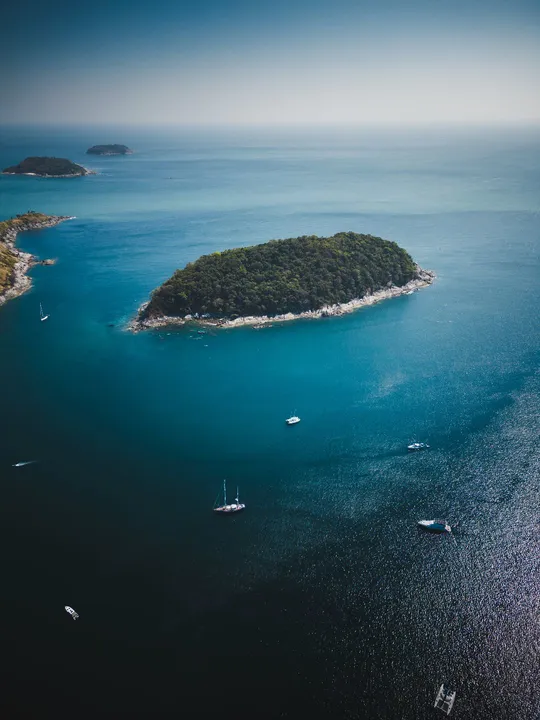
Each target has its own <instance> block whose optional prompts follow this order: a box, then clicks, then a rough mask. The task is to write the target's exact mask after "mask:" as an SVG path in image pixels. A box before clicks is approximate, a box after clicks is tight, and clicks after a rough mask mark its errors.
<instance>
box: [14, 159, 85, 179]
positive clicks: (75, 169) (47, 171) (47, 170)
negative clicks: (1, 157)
mask: <svg viewBox="0 0 540 720" xmlns="http://www.w3.org/2000/svg"><path fill="white" fill-rule="evenodd" d="M4 172H5V173H14V174H16V175H24V174H25V173H34V174H35V175H42V176H46V177H75V176H77V175H88V170H87V169H86V168H84V167H83V166H82V165H77V164H76V163H74V162H71V160H67V159H66V158H56V157H27V158H25V159H24V160H23V161H22V162H20V163H19V164H18V165H12V166H11V167H8V168H5V169H4Z"/></svg>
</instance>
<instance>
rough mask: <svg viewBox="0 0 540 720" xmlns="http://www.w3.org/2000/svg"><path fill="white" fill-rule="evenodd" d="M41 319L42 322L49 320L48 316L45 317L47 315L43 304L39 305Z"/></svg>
mask: <svg viewBox="0 0 540 720" xmlns="http://www.w3.org/2000/svg"><path fill="white" fill-rule="evenodd" d="M39 317H40V319H41V322H43V321H44V320H47V318H48V317H49V316H48V315H45V313H44V312H43V305H42V304H41V303H39Z"/></svg>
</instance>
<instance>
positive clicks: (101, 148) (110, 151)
mask: <svg viewBox="0 0 540 720" xmlns="http://www.w3.org/2000/svg"><path fill="white" fill-rule="evenodd" d="M86 154H87V155H132V154H133V150H130V149H129V148H128V146H127V145H118V144H112V145H92V147H90V148H88V150H87V151H86Z"/></svg>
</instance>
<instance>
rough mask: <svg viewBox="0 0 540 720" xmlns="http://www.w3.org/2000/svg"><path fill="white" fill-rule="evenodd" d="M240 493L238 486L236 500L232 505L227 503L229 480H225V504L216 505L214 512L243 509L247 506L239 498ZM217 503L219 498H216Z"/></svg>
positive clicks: (232, 511)
mask: <svg viewBox="0 0 540 720" xmlns="http://www.w3.org/2000/svg"><path fill="white" fill-rule="evenodd" d="M238 497H239V493H238V487H237V488H236V497H235V499H234V502H233V503H231V504H230V505H227V481H226V480H224V481H223V505H214V512H218V513H226V514H229V513H235V512H240V510H243V509H244V508H245V507H246V506H245V505H244V504H243V503H241V502H240V501H239V500H238ZM216 503H217V500H216Z"/></svg>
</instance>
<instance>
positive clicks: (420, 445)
mask: <svg viewBox="0 0 540 720" xmlns="http://www.w3.org/2000/svg"><path fill="white" fill-rule="evenodd" d="M428 448H429V445H428V444H427V443H424V442H421V443H419V442H413V443H411V444H410V445H407V450H408V451H409V452H415V451H416V450H427V449H428Z"/></svg>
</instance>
